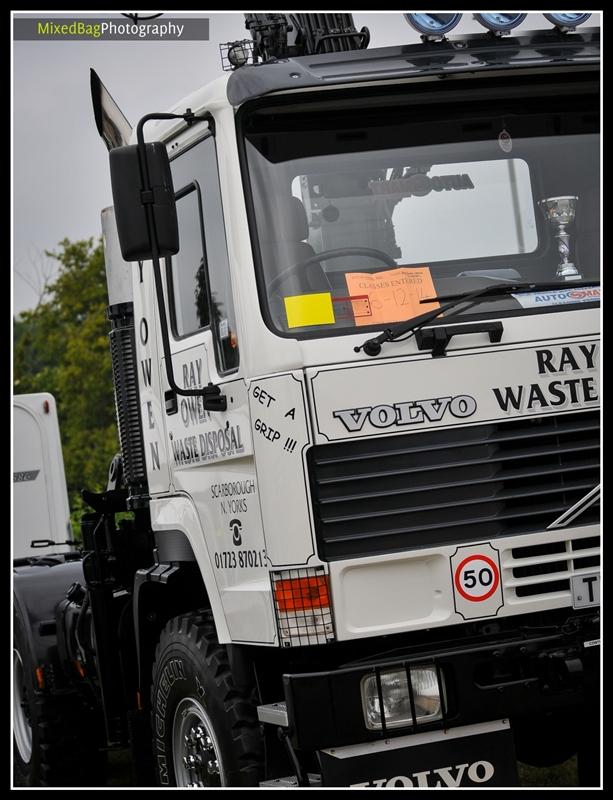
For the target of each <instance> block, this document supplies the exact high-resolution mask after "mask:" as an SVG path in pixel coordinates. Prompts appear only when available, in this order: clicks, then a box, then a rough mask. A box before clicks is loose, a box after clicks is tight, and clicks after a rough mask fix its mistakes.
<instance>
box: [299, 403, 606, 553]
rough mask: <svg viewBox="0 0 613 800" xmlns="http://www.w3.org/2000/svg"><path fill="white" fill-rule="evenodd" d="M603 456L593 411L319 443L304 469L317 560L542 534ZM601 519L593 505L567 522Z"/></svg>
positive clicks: (595, 474) (592, 479) (590, 482)
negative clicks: (532, 533) (311, 513)
mask: <svg viewBox="0 0 613 800" xmlns="http://www.w3.org/2000/svg"><path fill="white" fill-rule="evenodd" d="M599 458H600V448H599V415H598V411H585V412H574V413H568V414H560V415H553V414H551V415H547V416H543V417H538V418H522V419H518V420H512V421H501V422H492V423H488V424H485V425H475V426H473V427H461V428H460V427H456V428H449V429H447V430H437V431H425V432H422V433H412V434H403V435H401V436H389V437H374V438H371V439H364V440H361V441H343V442H335V443H331V444H325V445H317V446H315V447H313V448H311V450H310V451H309V454H308V469H309V477H310V485H311V495H312V499H313V511H314V519H315V528H316V533H317V541H318V550H319V555H320V557H321V558H322V559H324V560H326V561H334V560H338V559H342V558H351V557H357V556H366V555H376V554H378V553H389V552H395V551H399V550H410V549H413V548H419V547H432V546H437V545H444V544H453V543H459V542H469V541H478V540H491V539H496V538H498V537H500V536H509V535H513V534H519V533H529V532H531V531H537V530H541V531H542V530H545V529H546V528H547V526H548V525H550V524H551V523H552V522H553V521H554V520H555V519H556V518H557V517H558V516H560V515H561V514H562V513H563V512H564V511H566V510H567V509H568V508H569V507H570V506H572V505H573V504H574V503H576V502H577V501H578V500H580V499H581V498H582V497H583V496H584V495H585V494H586V493H587V492H588V491H589V490H590V489H592V488H593V487H594V486H595V485H596V484H597V483H598V482H599ZM597 518H598V509H597V507H596V506H592V507H590V508H588V509H587V510H586V511H585V512H583V514H581V516H580V517H579V518H578V519H577V521H576V523H575V522H573V523H572V524H577V525H580V524H587V523H588V522H595V521H596V520H597ZM577 560H579V559H577Z"/></svg>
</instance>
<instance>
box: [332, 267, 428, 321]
mask: <svg viewBox="0 0 613 800" xmlns="http://www.w3.org/2000/svg"><path fill="white" fill-rule="evenodd" d="M345 278H346V279H347V289H348V290H349V295H359V296H361V297H363V296H364V295H367V296H368V305H369V307H370V313H369V314H364V313H363V312H362V311H357V313H355V309H354V316H355V324H356V325H377V324H379V323H382V324H386V323H388V322H403V321H404V320H408V319H411V318H412V317H417V316H419V314H423V313H424V312H425V311H431V310H432V309H434V308H438V307H439V303H424V304H423V305H420V302H419V301H420V300H421V299H422V298H424V297H434V295H435V291H434V284H433V283H432V276H431V275H430V268H429V267H398V268H397V269H388V270H386V271H385V272H375V273H371V272H348V273H346V275H345Z"/></svg>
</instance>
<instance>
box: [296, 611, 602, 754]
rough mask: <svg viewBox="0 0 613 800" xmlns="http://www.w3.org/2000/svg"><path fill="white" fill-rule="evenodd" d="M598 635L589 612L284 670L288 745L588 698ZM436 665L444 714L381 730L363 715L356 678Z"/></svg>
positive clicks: (593, 685)
mask: <svg viewBox="0 0 613 800" xmlns="http://www.w3.org/2000/svg"><path fill="white" fill-rule="evenodd" d="M599 636H600V629H599V621H598V617H597V616H596V615H594V614H590V615H582V616H574V617H570V618H569V619H568V620H566V622H565V623H564V624H561V625H557V626H551V627H550V628H533V629H530V628H526V627H525V628H522V629H518V630H517V631H514V632H511V631H508V632H507V633H506V634H504V635H500V634H498V635H492V636H491V637H489V639H488V640H487V641H484V640H483V637H480V638H479V639H478V640H475V641H470V640H467V639H463V640H457V641H455V642H454V641H450V642H445V643H439V644H438V645H437V646H432V647H430V648H425V647H423V646H420V647H419V648H415V647H414V648H410V647H407V648H405V649H404V650H403V651H393V652H392V653H389V652H388V653H386V654H385V656H384V657H381V658H377V657H376V656H371V657H369V659H368V660H367V661H363V662H355V661H354V662H352V663H351V664H348V665H346V666H342V667H340V668H338V669H335V670H331V671H326V672H306V673H299V674H286V675H284V676H283V682H284V690H285V699H286V703H287V713H288V721H289V727H290V731H291V735H292V741H293V744H294V747H296V748H298V749H301V750H320V749H322V748H326V747H341V746H343V745H349V744H357V743H359V742H368V741H373V740H377V739H383V738H386V739H387V738H390V737H393V736H406V735H407V734H415V733H422V732H424V731H429V730H439V729H444V728H453V727H457V726H463V725H471V724H474V723H478V722H486V721H489V720H494V719H503V718H507V719H511V720H514V719H519V718H522V717H530V716H538V715H539V714H542V713H545V712H549V711H555V710H556V709H562V708H570V707H577V708H579V707H581V706H582V705H583V704H584V703H586V702H590V703H591V704H593V703H594V697H595V696H597V694H598V691H599V651H600V647H599V646H596V645H594V641H595V640H598V639H599ZM420 664H435V665H436V668H437V670H438V673H439V680H440V681H442V684H443V686H444V694H443V697H444V701H443V705H444V715H443V719H442V720H440V721H438V722H434V723H429V724H422V725H419V724H418V725H412V726H408V727H405V728H394V729H392V730H388V729H386V728H385V727H383V729H382V730H381V731H372V730H368V729H367V728H366V725H365V721H364V712H363V708H362V698H361V690H360V686H361V681H362V679H363V678H364V676H366V675H372V674H373V673H375V674H376V673H377V671H381V670H388V669H398V670H400V669H403V668H408V667H409V666H418V665H420Z"/></svg>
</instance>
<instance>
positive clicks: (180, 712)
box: [151, 611, 264, 786]
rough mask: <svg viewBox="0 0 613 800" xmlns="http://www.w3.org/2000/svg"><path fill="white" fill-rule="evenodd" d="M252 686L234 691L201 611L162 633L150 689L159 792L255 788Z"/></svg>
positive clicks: (257, 740) (259, 747) (257, 744)
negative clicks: (169, 788)
mask: <svg viewBox="0 0 613 800" xmlns="http://www.w3.org/2000/svg"><path fill="white" fill-rule="evenodd" d="M256 703H257V700H256V696H255V692H254V690H253V689H252V688H243V687H241V688H239V687H238V686H237V685H236V683H235V681H234V678H233V675H232V671H231V669H230V664H229V661H228V655H227V651H226V648H225V647H223V646H222V645H220V644H219V642H218V641H217V635H216V632H215V626H214V624H213V617H212V615H211V614H210V612H208V611H204V612H197V613H194V614H186V615H185V616H181V617H175V618H174V619H171V620H170V622H169V623H168V624H167V625H166V627H165V628H164V630H163V631H162V635H161V637H160V641H159V644H158V646H157V649H156V653H155V663H154V665H153V685H152V688H151V708H152V712H151V714H152V728H153V752H154V759H155V762H156V769H157V780H158V783H159V784H160V785H162V786H258V785H259V781H260V779H261V776H262V773H263V762H264V757H263V752H264V745H263V737H262V734H261V732H260V726H259V723H258V720H257V712H256Z"/></svg>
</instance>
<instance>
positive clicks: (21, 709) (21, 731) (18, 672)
mask: <svg viewBox="0 0 613 800" xmlns="http://www.w3.org/2000/svg"><path fill="white" fill-rule="evenodd" d="M25 677H26V676H25V672H24V669H23V661H22V660H21V655H20V654H19V651H18V650H13V733H14V736H15V744H16V745H17V750H18V751H19V755H20V756H21V760H22V761H23V762H24V763H25V764H28V763H29V761H30V759H31V758H32V726H31V725H30V719H29V716H28V694H27V691H26V686H25Z"/></svg>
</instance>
